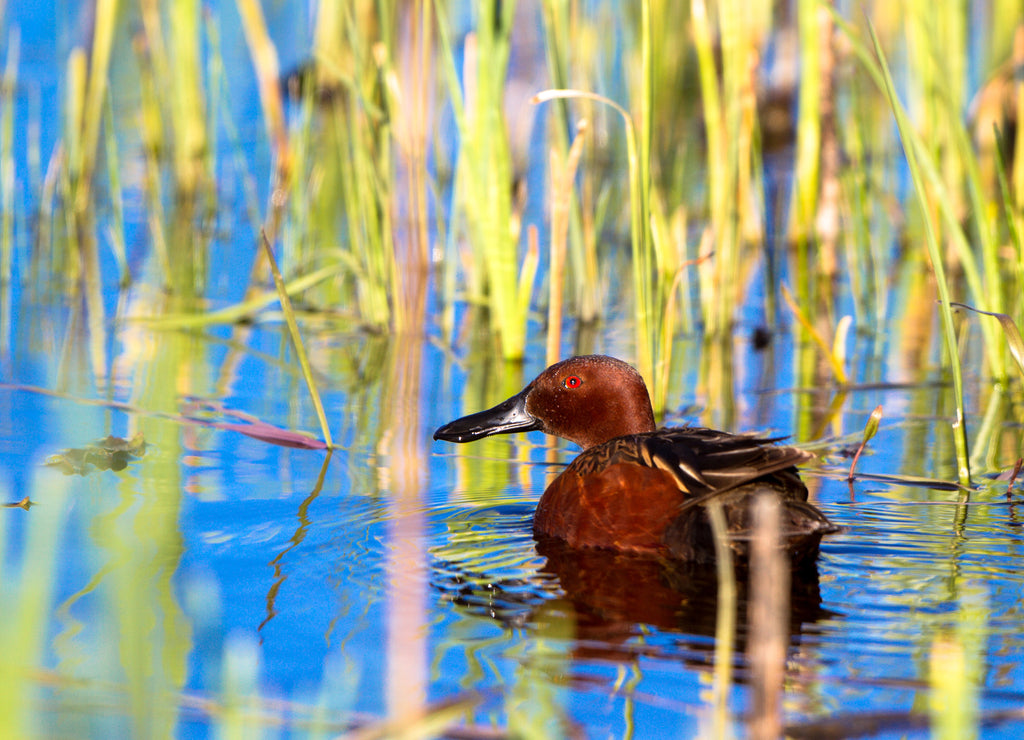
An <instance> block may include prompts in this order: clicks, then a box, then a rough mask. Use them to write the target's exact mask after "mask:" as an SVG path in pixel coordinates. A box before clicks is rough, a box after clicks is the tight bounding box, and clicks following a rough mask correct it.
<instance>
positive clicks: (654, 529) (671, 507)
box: [434, 355, 838, 565]
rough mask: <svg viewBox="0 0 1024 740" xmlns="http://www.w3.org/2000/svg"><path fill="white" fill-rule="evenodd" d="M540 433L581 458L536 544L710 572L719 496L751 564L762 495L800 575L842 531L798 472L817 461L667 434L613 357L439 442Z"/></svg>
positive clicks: (448, 431) (558, 375) (550, 375)
mask: <svg viewBox="0 0 1024 740" xmlns="http://www.w3.org/2000/svg"><path fill="white" fill-rule="evenodd" d="M531 430H540V431H543V432H546V433H547V434H552V435H555V436H556V437H562V438H563V439H567V440H569V441H571V442H575V443H576V444H578V445H579V446H580V447H581V448H583V451H582V452H581V453H580V455H579V456H578V457H577V458H576V459H575V460H573V462H572V463H571V464H570V465H569V466H568V467H567V468H566V469H565V470H564V471H562V473H561V474H559V475H558V477H557V478H555V479H554V480H553V481H552V482H551V485H549V486H548V487H547V490H545V491H544V494H543V496H541V499H540V502H539V503H538V505H537V512H536V514H535V515H534V520H533V531H534V536H535V537H536V538H537V539H539V540H543V539H547V538H554V539H558V540H562V541H563V542H564V543H565V544H566V545H568V546H569V547H574V548H592V547H596V548H607V549H613V550H622V551H628V552H636V553H657V554H664V555H667V556H670V557H673V558H677V559H680V560H685V561H694V562H711V561H713V560H714V557H715V556H714V539H713V537H712V534H711V524H710V519H709V515H708V511H707V504H708V502H709V501H710V500H711V499H712V498H714V499H717V500H718V501H720V502H721V504H722V509H723V512H724V514H725V519H726V526H727V531H728V534H729V544H730V546H731V547H732V549H733V550H734V551H735V553H736V554H737V556H738V557H739V558H740V559H741V560H743V559H745V558H746V554H747V543H748V541H749V538H750V532H751V519H752V503H753V501H754V499H755V498H756V496H757V495H759V494H761V493H765V492H767V493H770V494H773V495H776V496H778V498H779V500H780V502H781V504H782V529H783V531H782V538H783V543H784V546H785V548H786V550H787V551H788V553H789V555H790V558H791V561H792V563H793V564H794V565H797V564H799V563H802V562H805V561H811V560H813V559H814V558H816V557H817V554H818V546H819V543H820V541H821V538H822V536H823V535H825V534H827V533H830V532H834V531H836V530H837V529H838V527H836V526H835V525H834V524H832V522H830V521H829V520H828V518H827V517H826V516H825V515H824V514H823V513H822V512H821V511H819V510H818V509H817V508H816V507H815V506H813V505H812V504H810V503H808V501H807V487H806V486H805V485H804V483H803V481H801V480H800V475H799V473H798V472H797V469H796V466H797V465H798V464H800V463H803V462H806V461H807V460H809V459H811V458H812V457H813V455H812V454H811V453H809V452H806V451H804V450H800V449H798V448H796V447H787V446H784V445H779V444H776V442H778V440H777V439H768V438H764V437H758V436H755V435H751V434H730V433H728V432H720V431H715V430H713V429H704V428H700V427H680V428H675V429H658V428H657V426H656V425H655V422H654V411H653V409H652V407H651V399H650V396H649V395H648V393H647V386H646V385H645V384H644V381H643V378H642V377H641V375H640V373H638V372H637V371H636V370H635V369H634V368H632V367H631V366H630V365H628V364H626V363H625V362H622V361H621V360H617V359H615V358H613V357H607V356H604V355H587V356H582V357H573V358H570V359H568V360H563V361H562V362H559V363H556V364H554V365H552V366H551V367H549V368H548V369H547V370H545V371H544V372H542V373H541V374H540V375H538V376H537V378H536V379H534V380H533V382H531V383H530V384H529V385H527V386H526V388H524V389H523V390H522V391H520V392H519V393H517V394H516V395H514V396H512V398H509V399H508V400H507V401H503V402H502V403H499V404H498V405H497V406H495V407H494V408H491V409H488V410H487V411H480V412H478V413H475V414H470V415H469V416H464V417H462V418H461V419H456V420H455V421H453V422H450V423H448V424H445V425H444V426H442V427H441V428H440V429H438V430H437V431H436V432H434V439H440V440H445V441H448V442H471V441H473V440H476V439H480V438H482V437H487V436H490V435H493V434H509V433H512V432H526V431H531Z"/></svg>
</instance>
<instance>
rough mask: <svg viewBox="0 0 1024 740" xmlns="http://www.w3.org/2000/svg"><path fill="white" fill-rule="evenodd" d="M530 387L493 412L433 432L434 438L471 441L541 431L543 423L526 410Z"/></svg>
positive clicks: (483, 412) (476, 414)
mask: <svg viewBox="0 0 1024 740" xmlns="http://www.w3.org/2000/svg"><path fill="white" fill-rule="evenodd" d="M528 390H529V388H527V389H526V390H524V391H522V392H521V393H517V394H516V395H514V396H512V398H510V399H508V400H507V401H502V402H501V403H499V404H498V405H497V406H495V407H494V408H493V409H487V411H478V412H477V413H475V414H470V415H469V416H463V417H462V418H461V419H456V420H455V421H452V422H449V423H447V424H445V425H444V426H443V427H441V428H440V429H438V430H437V431H436V432H434V439H443V440H444V441H445V442H472V441H473V440H475V439H480V438H482V437H490V436H491V435H492V434H511V433H512V432H529V431H531V430H533V429H540V422H539V421H538V420H537V419H536V418H534V417H533V416H531V415H530V413H529V412H528V411H527V410H526V394H527V391H528Z"/></svg>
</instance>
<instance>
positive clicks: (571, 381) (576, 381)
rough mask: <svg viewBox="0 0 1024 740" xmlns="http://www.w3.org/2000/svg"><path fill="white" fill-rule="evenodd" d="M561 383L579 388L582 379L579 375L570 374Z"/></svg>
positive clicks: (567, 386) (568, 386)
mask: <svg viewBox="0 0 1024 740" xmlns="http://www.w3.org/2000/svg"><path fill="white" fill-rule="evenodd" d="M562 385H564V386H565V387H566V388H579V387H580V386H581V385H583V379H582V378H580V376H579V375H570V376H569V377H568V378H566V379H565V380H563V381H562Z"/></svg>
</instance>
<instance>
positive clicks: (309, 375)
mask: <svg viewBox="0 0 1024 740" xmlns="http://www.w3.org/2000/svg"><path fill="white" fill-rule="evenodd" d="M260 244H261V245H263V250H264V252H265V253H266V257H267V263H268V264H269V265H270V272H271V274H272V275H273V276H274V286H275V287H276V288H277V299H278V300H279V301H280V303H281V311H282V313H284V320H285V322H286V323H287V324H288V336H289V337H290V338H291V340H292V347H293V348H294V349H295V356H296V357H297V358H298V360H299V366H300V367H301V368H302V377H303V378H304V379H305V381H306V387H307V388H309V395H310V397H311V398H312V399H313V408H314V409H316V417H317V419H318V420H319V421H320V430H321V432H322V433H323V435H324V442H325V443H327V448H328V449H333V447H334V443H333V442H332V441H331V428H330V427H329V426H328V424H327V415H326V414H325V413H324V405H323V402H322V401H321V400H320V392H319V391H318V390H317V388H316V381H315V380H314V379H313V369H312V368H311V367H310V364H309V356H308V355H306V347H305V345H303V343H302V334H301V333H300V332H299V324H298V322H297V321H296V320H295V311H294V310H293V309H292V301H291V298H289V296H288V291H287V290H286V289H285V284H284V278H282V277H281V271H280V270H278V269H277V260H276V259H275V258H274V250H273V248H272V247H271V246H270V240H269V239H267V235H266V232H263V231H260Z"/></svg>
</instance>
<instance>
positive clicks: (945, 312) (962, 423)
mask: <svg viewBox="0 0 1024 740" xmlns="http://www.w3.org/2000/svg"><path fill="white" fill-rule="evenodd" d="M868 31H869V33H870V34H871V41H872V44H873V46H874V51H875V57H876V59H877V63H878V69H879V72H880V73H881V77H882V82H883V85H884V89H885V91H886V94H887V95H888V97H889V104H890V106H891V107H892V110H893V114H894V115H895V117H896V125H897V127H898V128H899V132H900V137H901V139H902V140H903V143H904V152H905V154H906V157H907V166H908V168H909V169H910V173H911V178H912V179H913V182H914V190H915V192H916V194H917V197H918V201H919V203H920V206H921V211H922V215H923V219H922V220H923V224H924V230H925V238H926V241H927V248H928V255H929V258H930V259H931V264H932V271H933V272H934V274H935V282H936V287H937V288H938V291H939V296H940V297H941V299H942V306H941V308H940V316H941V318H942V329H943V336H944V339H945V344H946V352H947V357H948V361H949V367H950V372H951V375H952V377H953V394H954V399H955V409H954V414H955V417H954V420H953V441H954V446H955V449H956V460H957V477H958V478H959V480H960V482H961V484H963V485H964V486H969V485H970V482H971V467H970V458H969V457H968V451H967V429H966V423H967V421H966V415H965V412H964V392H963V377H962V374H961V370H960V356H959V354H958V352H957V341H956V331H955V329H954V328H953V316H952V306H950V298H949V285H948V283H947V282H946V274H945V265H944V263H943V255H942V252H941V250H940V248H939V243H938V239H937V237H936V234H935V228H934V226H933V224H932V221H931V219H930V218H929V217H928V210H929V209H928V206H929V203H928V199H927V194H926V189H927V185H929V184H931V185H933V186H934V185H935V183H934V182H932V183H926V180H925V175H924V170H925V169H926V167H924V166H923V165H922V160H923V159H924V157H923V156H921V154H920V153H919V151H918V143H917V139H916V136H915V134H914V132H913V130H912V129H911V126H910V122H909V120H908V118H907V114H906V111H905V110H904V108H903V105H902V103H900V101H899V98H898V97H897V94H896V89H895V86H894V83H893V81H892V75H891V74H890V72H889V66H888V63H887V62H886V60H885V56H884V53H883V51H882V47H881V43H880V42H879V40H878V36H877V35H876V34H875V31H874V28H873V27H872V26H871V25H870V23H869V24H868ZM940 197H941V196H940ZM947 204H948V201H947Z"/></svg>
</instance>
